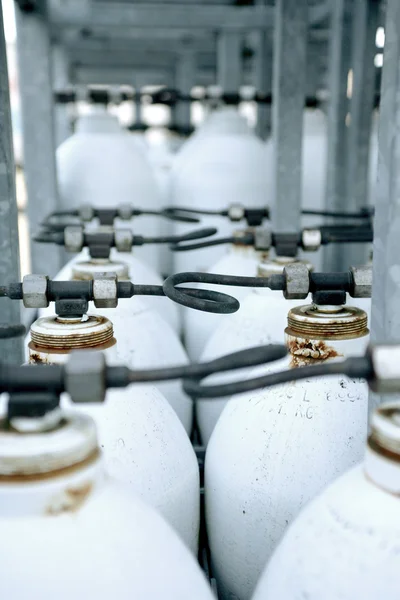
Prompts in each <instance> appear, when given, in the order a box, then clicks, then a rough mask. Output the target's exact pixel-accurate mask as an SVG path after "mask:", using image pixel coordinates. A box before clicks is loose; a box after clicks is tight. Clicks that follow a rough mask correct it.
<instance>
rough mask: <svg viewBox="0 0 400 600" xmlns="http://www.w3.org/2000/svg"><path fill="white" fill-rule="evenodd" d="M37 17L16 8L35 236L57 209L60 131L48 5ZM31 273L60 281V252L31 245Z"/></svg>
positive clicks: (39, 6)
mask: <svg viewBox="0 0 400 600" xmlns="http://www.w3.org/2000/svg"><path fill="white" fill-rule="evenodd" d="M35 6H36V8H35V10H34V12H22V11H21V10H20V9H19V8H18V6H17V5H16V7H15V11H16V17H17V42H18V66H19V84H20V89H21V103H22V122H23V139H24V170H25V177H26V184H27V192H28V211H27V212H28V217H29V226H30V231H31V233H34V232H35V231H36V230H37V229H38V225H39V223H40V222H41V221H42V220H43V219H44V218H45V217H46V216H47V215H48V213H49V212H51V211H53V210H55V209H56V208H57V206H58V198H57V178H56V161H55V143H54V140H55V135H54V132H55V128H54V117H53V115H54V113H53V94H52V78H51V52H50V35H49V31H48V27H47V23H46V15H45V10H44V9H45V2H44V1H43V0H42V1H40V2H39V1H38V2H37V3H36V4H35ZM31 257H32V272H33V273H45V274H46V275H55V273H56V272H57V271H58V270H59V268H60V252H59V251H58V250H57V249H53V248H52V249H51V251H49V247H48V246H46V245H45V244H35V243H32V244H31Z"/></svg>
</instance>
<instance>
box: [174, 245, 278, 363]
mask: <svg viewBox="0 0 400 600" xmlns="http://www.w3.org/2000/svg"><path fill="white" fill-rule="evenodd" d="M195 252H196V251H195ZM266 256H267V255H266V253H262V252H258V251H257V250H255V249H254V248H253V247H251V246H244V245H243V246H240V245H232V246H229V249H228V251H227V252H226V253H225V254H224V255H223V256H222V257H221V258H220V259H219V260H218V261H217V262H216V263H215V264H214V265H212V266H211V267H210V268H209V269H207V271H208V273H218V274H220V275H243V276H246V277H256V276H257V268H258V265H259V264H260V261H262V260H263V258H266ZM201 287H202V288H203V289H210V290H216V291H218V292H221V291H222V292H226V293H227V294H230V295H231V296H234V297H235V298H237V299H238V300H239V301H240V300H241V298H244V297H245V296H247V294H248V293H249V288H246V287H239V286H227V287H221V286H218V285H205V284H202V285H201ZM225 319H226V315H220V314H213V313H206V312H200V311H193V310H190V309H185V310H184V311H183V330H184V337H185V347H186V350H187V352H188V354H189V357H190V359H191V360H193V361H198V360H199V359H200V356H201V353H202V352H203V350H204V347H205V345H206V343H207V341H208V340H209V338H210V337H211V335H212V333H213V332H214V331H215V328H216V327H218V325H219V323H220V322H221V320H225Z"/></svg>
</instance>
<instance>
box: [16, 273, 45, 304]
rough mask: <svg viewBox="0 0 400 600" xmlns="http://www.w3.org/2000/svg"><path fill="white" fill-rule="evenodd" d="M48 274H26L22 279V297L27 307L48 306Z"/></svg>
mask: <svg viewBox="0 0 400 600" xmlns="http://www.w3.org/2000/svg"><path fill="white" fill-rule="evenodd" d="M48 280H49V278H48V277H47V275H25V277H24V278H23V280H22V299H23V303H24V306H25V307H26V308H46V307H47V306H48V305H49V301H48V298H47V282H48Z"/></svg>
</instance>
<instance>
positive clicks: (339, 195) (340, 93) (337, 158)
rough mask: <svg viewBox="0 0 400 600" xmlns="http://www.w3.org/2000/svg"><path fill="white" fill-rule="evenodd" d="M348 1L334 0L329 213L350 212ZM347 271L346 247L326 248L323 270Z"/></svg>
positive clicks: (329, 136) (339, 245)
mask: <svg viewBox="0 0 400 600" xmlns="http://www.w3.org/2000/svg"><path fill="white" fill-rule="evenodd" d="M347 4H348V0H335V3H334V8H333V12H332V18H331V37H330V48H329V71H328V90H329V100H328V151H327V165H328V167H327V176H326V195H325V206H326V208H327V210H337V211H344V210H347V185H346V183H347V182H346V165H347V149H348V147H347V135H348V128H347V126H346V115H347V113H348V109H349V101H348V98H347V76H348V72H349V68H350V55H351V51H350V45H349V39H350V34H351V26H350V23H349V21H348V19H346V10H347ZM343 268H344V248H343V245H342V244H336V245H332V246H328V247H327V248H325V252H324V269H325V270H327V271H340V270H342V269H343Z"/></svg>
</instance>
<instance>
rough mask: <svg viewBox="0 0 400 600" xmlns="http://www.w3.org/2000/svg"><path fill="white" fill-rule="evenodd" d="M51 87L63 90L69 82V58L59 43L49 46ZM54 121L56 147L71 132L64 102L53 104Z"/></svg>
mask: <svg viewBox="0 0 400 600" xmlns="http://www.w3.org/2000/svg"><path fill="white" fill-rule="evenodd" d="M51 58H52V73H53V88H54V90H65V89H66V88H67V87H68V86H69V84H70V77H69V60H68V56H67V52H66V49H65V48H64V47H63V46H60V44H53V45H52V47H51ZM54 122H55V145H56V147H57V148H58V146H59V145H60V144H62V143H63V142H64V141H65V140H66V139H68V138H69V136H70V135H71V134H72V130H71V123H70V118H69V114H68V106H66V105H65V104H54Z"/></svg>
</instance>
